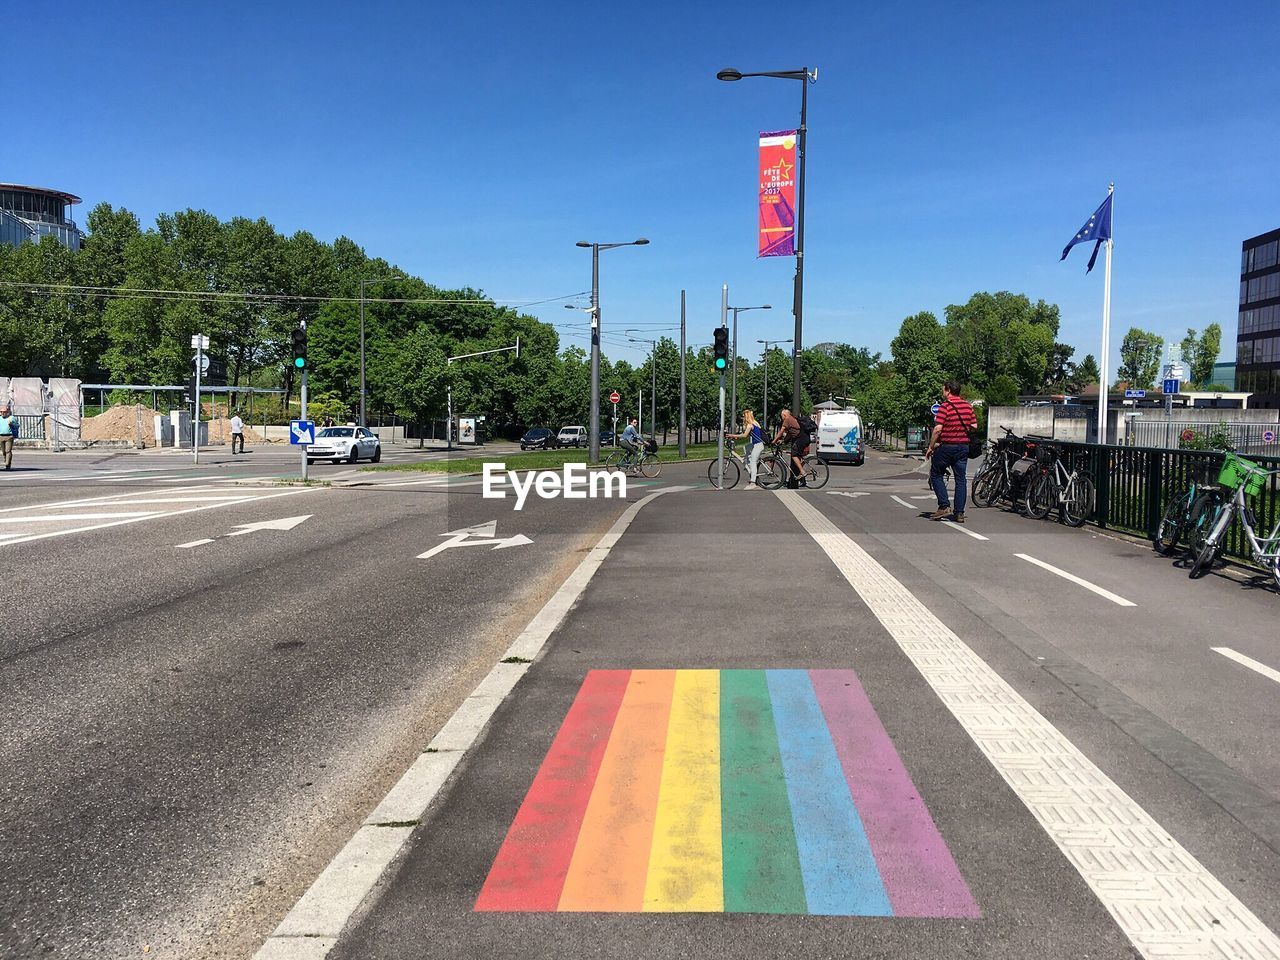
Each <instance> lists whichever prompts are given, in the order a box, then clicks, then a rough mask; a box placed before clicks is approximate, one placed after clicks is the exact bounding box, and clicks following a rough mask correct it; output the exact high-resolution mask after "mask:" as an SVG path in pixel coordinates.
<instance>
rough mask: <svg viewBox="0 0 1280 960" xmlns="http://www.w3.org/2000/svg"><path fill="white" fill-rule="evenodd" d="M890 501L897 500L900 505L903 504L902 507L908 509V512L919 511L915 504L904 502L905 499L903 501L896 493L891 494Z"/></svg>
mask: <svg viewBox="0 0 1280 960" xmlns="http://www.w3.org/2000/svg"><path fill="white" fill-rule="evenodd" d="M890 499H893V500H897V501H898V502H899V503H900V504H902V505H903V506H904V507H906V508H907V509H908V510H915V509H917V506H916V504H914V503H907V501H905V500H903V499H902V498H901V497H900V496H898V495H897V494H896V493H895V494H891V495H890Z"/></svg>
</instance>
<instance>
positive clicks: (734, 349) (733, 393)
mask: <svg viewBox="0 0 1280 960" xmlns="http://www.w3.org/2000/svg"><path fill="white" fill-rule="evenodd" d="M729 309H730V310H732V311H733V334H732V336H733V343H732V344H731V345H730V347H729V349H730V352H731V355H732V356H733V386H732V388H731V390H730V392H729V396H730V400H729V412H730V415H731V416H733V417H737V415H738V314H740V313H745V312H746V311H748V310H772V309H773V307H772V306H771V305H769V304H767V303H766V304H765V305H764V306H762V307H730V308H729ZM733 422H734V423H737V422H738V421H737V420H734V421H733Z"/></svg>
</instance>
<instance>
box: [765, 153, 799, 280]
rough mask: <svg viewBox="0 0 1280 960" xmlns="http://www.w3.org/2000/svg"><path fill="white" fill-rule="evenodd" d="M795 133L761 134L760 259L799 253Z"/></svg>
mask: <svg viewBox="0 0 1280 960" xmlns="http://www.w3.org/2000/svg"><path fill="white" fill-rule="evenodd" d="M795 231H796V131H794V130H779V131H777V132H775V133H761V134H760V228H759V241H760V252H759V254H758V256H761V257H790V256H792V255H794V254H795V252H796V244H795Z"/></svg>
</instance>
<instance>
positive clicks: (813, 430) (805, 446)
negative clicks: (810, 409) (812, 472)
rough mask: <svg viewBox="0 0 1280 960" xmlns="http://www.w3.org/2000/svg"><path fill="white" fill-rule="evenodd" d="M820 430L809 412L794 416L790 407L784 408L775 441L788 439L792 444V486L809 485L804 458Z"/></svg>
mask: <svg viewBox="0 0 1280 960" xmlns="http://www.w3.org/2000/svg"><path fill="white" fill-rule="evenodd" d="M817 432H818V425H817V423H815V422H814V419H813V418H812V417H811V416H809V415H808V414H807V413H802V414H800V416H799V417H795V416H792V414H791V408H790V407H783V408H782V419H781V422H780V423H779V424H778V432H777V434H775V435H774V438H773V442H774V443H778V442H780V441H786V442H787V443H789V444H790V445H791V480H790V482H789V483H788V484H787V486H788V487H790V488H795V487H807V486H808V484H807V483H805V481H804V479H803V477H804V458H805V456H806V455H807V454H808V453H809V444H810V443H812V442H813V437H814V436H815V435H816V434H817Z"/></svg>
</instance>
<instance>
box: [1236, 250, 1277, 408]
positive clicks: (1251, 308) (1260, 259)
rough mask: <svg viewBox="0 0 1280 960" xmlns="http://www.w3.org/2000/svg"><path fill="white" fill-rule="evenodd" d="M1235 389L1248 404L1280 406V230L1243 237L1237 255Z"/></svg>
mask: <svg viewBox="0 0 1280 960" xmlns="http://www.w3.org/2000/svg"><path fill="white" fill-rule="evenodd" d="M1236 389H1237V390H1248V391H1250V392H1251V393H1253V394H1254V396H1253V397H1251V398H1250V400H1249V406H1251V407H1253V406H1257V407H1280V230H1272V231H1271V232H1270V233H1264V234H1262V235H1261V236H1257V237H1254V238H1253V239H1251V240H1246V241H1245V242H1244V245H1243V249H1242V252H1241V255H1240V325H1239V327H1238V328H1237V333H1236Z"/></svg>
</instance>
